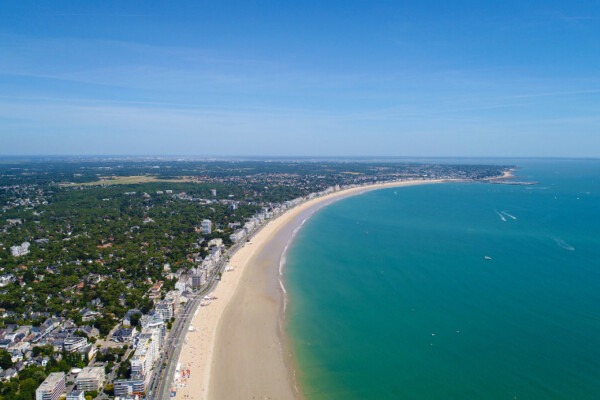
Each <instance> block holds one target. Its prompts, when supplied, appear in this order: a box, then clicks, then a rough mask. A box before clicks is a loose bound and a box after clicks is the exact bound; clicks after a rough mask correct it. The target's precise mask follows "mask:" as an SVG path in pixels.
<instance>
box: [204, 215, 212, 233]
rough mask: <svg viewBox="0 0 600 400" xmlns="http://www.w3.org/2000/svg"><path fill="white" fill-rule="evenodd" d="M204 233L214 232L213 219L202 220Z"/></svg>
mask: <svg viewBox="0 0 600 400" xmlns="http://www.w3.org/2000/svg"><path fill="white" fill-rule="evenodd" d="M202 233H204V234H206V235H210V234H211V233H212V221H211V220H210V219H205V220H203V221H202Z"/></svg>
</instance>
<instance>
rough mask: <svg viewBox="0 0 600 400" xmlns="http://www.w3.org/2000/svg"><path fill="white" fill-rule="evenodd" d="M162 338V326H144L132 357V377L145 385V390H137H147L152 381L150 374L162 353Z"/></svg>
mask: <svg viewBox="0 0 600 400" xmlns="http://www.w3.org/2000/svg"><path fill="white" fill-rule="evenodd" d="M162 340H163V329H162V327H154V328H144V329H143V330H142V333H141V334H140V336H139V340H138V345H137V347H136V349H135V353H134V354H133V357H132V358H131V378H132V381H143V383H144V385H143V390H135V392H145V391H146V387H147V386H148V383H149V382H150V376H151V375H152V368H153V367H154V362H155V361H156V360H157V359H158V356H159V355H160V348H161V346H162ZM138 389H139V387H138ZM115 395H116V393H115Z"/></svg>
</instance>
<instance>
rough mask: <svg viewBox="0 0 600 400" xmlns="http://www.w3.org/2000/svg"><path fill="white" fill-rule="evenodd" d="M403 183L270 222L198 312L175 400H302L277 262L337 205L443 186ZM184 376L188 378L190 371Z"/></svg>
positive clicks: (321, 202)
mask: <svg viewBox="0 0 600 400" xmlns="http://www.w3.org/2000/svg"><path fill="white" fill-rule="evenodd" d="M440 182H445V181H444V180H429V181H405V182H394V183H386V184H379V185H370V186H364V187H357V188H352V189H347V190H342V191H339V192H335V193H332V194H329V195H326V196H323V197H319V198H316V199H312V200H310V201H307V202H305V203H303V204H301V205H299V206H297V207H294V208H292V209H290V210H288V211H286V212H285V213H283V214H282V215H281V216H279V217H278V218H275V219H273V220H271V221H270V222H268V223H267V224H266V226H264V227H263V229H262V230H261V231H260V232H258V233H257V234H256V235H255V236H254V237H253V238H252V240H251V241H250V242H248V243H247V244H246V245H245V246H244V247H242V248H241V249H240V250H238V251H237V253H235V254H234V255H233V257H232V258H231V260H230V263H229V265H230V266H231V267H233V271H230V272H225V273H224V274H223V278H222V280H221V282H220V283H219V285H218V286H217V288H216V289H215V290H214V292H213V293H212V295H213V296H215V297H217V299H216V300H213V301H212V302H211V304H210V305H208V306H205V307H200V308H199V309H198V311H197V312H196V315H195V317H194V319H193V321H192V324H191V327H190V331H189V332H188V333H187V335H186V338H185V344H184V347H183V350H182V352H181V357H180V360H179V362H180V363H181V368H182V370H184V371H186V375H185V377H181V378H179V383H178V385H176V387H177V395H176V397H175V399H194V400H195V399H198V400H199V399H277V400H285V399H299V398H302V394H301V393H300V391H299V389H298V388H297V386H296V382H295V377H294V375H295V370H294V363H293V359H292V355H291V352H290V350H289V346H288V345H287V343H286V338H285V335H284V331H283V328H284V312H283V311H284V302H285V293H284V289H283V286H282V285H281V281H280V275H281V259H282V256H283V255H284V253H285V250H286V248H287V245H288V244H289V243H290V241H291V239H292V237H293V235H294V232H295V230H297V228H298V227H299V226H301V224H302V223H303V221H305V220H306V219H307V218H308V217H310V216H311V215H312V214H313V213H314V212H315V211H317V210H318V209H319V208H321V207H323V206H326V205H328V204H330V203H332V202H334V201H336V200H339V199H341V198H344V197H348V196H351V195H356V194H360V193H363V192H366V191H370V190H376V189H381V188H386V187H398V186H410V185H419V184H428V183H440ZM188 370H189V377H188V374H187V371H188Z"/></svg>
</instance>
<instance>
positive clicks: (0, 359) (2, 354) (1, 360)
mask: <svg viewBox="0 0 600 400" xmlns="http://www.w3.org/2000/svg"><path fill="white" fill-rule="evenodd" d="M12 365H13V362H12V357H11V355H10V353H9V352H8V351H6V350H4V349H2V350H0V367H2V369H8V368H10V367H12Z"/></svg>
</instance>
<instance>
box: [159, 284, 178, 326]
mask: <svg viewBox="0 0 600 400" xmlns="http://www.w3.org/2000/svg"><path fill="white" fill-rule="evenodd" d="M178 309H179V292H178V291H170V292H169V293H167V295H166V296H165V298H164V300H161V301H159V302H158V303H157V304H156V312H157V313H159V314H160V315H161V316H162V318H163V320H165V321H168V320H170V319H171V318H173V317H174V316H175V314H177V311H178Z"/></svg>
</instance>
